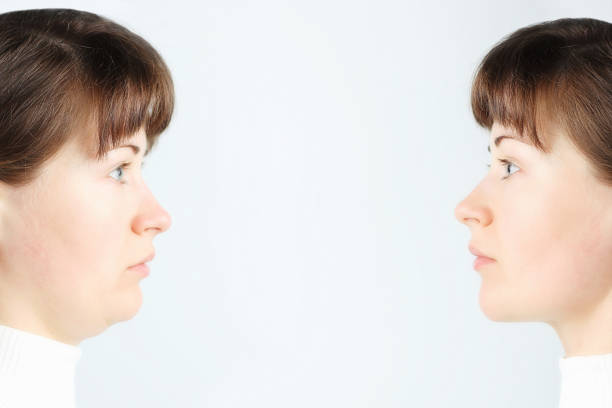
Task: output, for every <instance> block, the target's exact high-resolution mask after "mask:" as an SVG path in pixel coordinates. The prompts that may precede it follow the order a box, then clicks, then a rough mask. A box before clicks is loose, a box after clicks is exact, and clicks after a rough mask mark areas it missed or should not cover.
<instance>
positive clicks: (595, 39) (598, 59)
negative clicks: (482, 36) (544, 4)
mask: <svg viewBox="0 0 612 408" xmlns="http://www.w3.org/2000/svg"><path fill="white" fill-rule="evenodd" d="M471 105H472V112H473V114H474V117H475V119H476V121H477V122H478V124H480V125H481V126H483V127H486V128H488V129H491V127H492V125H493V122H499V123H500V124H502V125H504V126H506V127H511V128H514V129H516V130H518V131H519V132H520V133H521V134H525V135H527V136H528V137H529V139H530V141H531V142H532V144H533V145H534V146H536V147H537V148H538V149H540V150H541V151H544V152H547V153H548V152H549V149H550V146H546V143H545V141H544V140H545V138H543V137H541V136H542V135H543V133H545V132H543V130H544V129H548V130H550V127H547V125H546V124H549V125H550V124H553V125H554V126H558V127H559V128H560V129H562V130H564V132H565V133H566V134H567V135H568V136H569V138H570V139H571V141H572V142H573V143H574V145H575V146H576V147H577V148H578V149H579V151H581V152H582V154H583V155H584V156H585V157H586V158H587V159H588V160H589V162H590V163H591V164H592V166H593V169H594V175H595V176H596V177H597V178H598V179H599V180H600V181H602V182H603V183H605V184H610V185H612V24H610V23H608V22H605V21H601V20H595V19H592V18H563V19H559V20H553V21H545V22H542V23H539V24H534V25H530V26H527V27H523V28H521V29H519V30H517V31H515V32H514V33H512V34H510V35H509V36H507V37H506V38H504V39H503V40H502V41H500V42H499V43H498V44H496V45H495V46H494V47H493V48H492V49H491V50H490V51H489V52H488V54H487V55H486V56H485V57H484V59H483V61H482V62H481V64H480V66H479V67H478V70H477V73H476V76H475V79H474V81H473V84H472V94H471Z"/></svg>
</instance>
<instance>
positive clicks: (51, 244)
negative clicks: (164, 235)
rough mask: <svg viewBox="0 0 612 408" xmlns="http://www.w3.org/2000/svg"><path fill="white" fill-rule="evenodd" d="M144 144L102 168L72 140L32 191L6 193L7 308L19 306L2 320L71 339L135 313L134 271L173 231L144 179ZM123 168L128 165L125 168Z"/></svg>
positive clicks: (116, 153) (141, 139)
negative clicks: (160, 239)
mask: <svg viewBox="0 0 612 408" xmlns="http://www.w3.org/2000/svg"><path fill="white" fill-rule="evenodd" d="M146 143H147V140H146V136H145V133H144V132H143V131H140V132H137V133H136V134H135V135H134V136H133V137H132V138H131V139H130V140H129V141H128V142H127V143H125V144H133V145H135V146H138V147H139V148H140V152H139V153H138V154H135V153H134V152H133V150H132V149H131V148H127V147H122V148H118V149H116V150H113V151H110V152H109V153H108V155H107V156H106V157H105V159H104V160H103V161H97V160H96V159H95V157H90V156H89V155H87V154H86V153H85V151H84V150H85V149H83V148H81V147H80V146H79V144H78V143H77V142H70V143H68V144H67V145H65V146H64V147H63V148H62V149H61V150H60V152H59V153H58V155H57V156H55V157H54V158H52V159H51V160H50V161H48V162H47V163H46V165H45V167H44V169H43V171H42V173H41V175H40V176H39V177H38V178H37V179H36V180H35V181H34V182H33V183H32V184H30V185H27V186H25V187H20V188H16V189H10V188H9V189H6V190H2V191H3V194H5V195H6V196H5V197H3V200H2V203H3V204H4V205H5V208H4V211H3V212H2V214H3V215H5V216H4V217H3V219H2V220H1V221H2V223H3V224H4V225H3V228H2V231H4V232H5V234H6V236H4V237H3V243H4V245H5V246H3V250H4V251H6V253H7V254H9V255H10V256H8V257H6V256H5V257H3V258H4V260H3V261H4V262H8V265H6V267H5V268H4V269H3V273H4V274H5V276H6V279H8V281H10V282H11V283H12V285H13V286H12V288H13V289H14V290H12V291H11V292H10V294H9V296H14V298H13V299H3V300H0V306H1V305H2V304H3V303H5V302H6V303H5V304H7V305H22V307H13V308H12V309H8V310H7V312H8V313H11V314H12V315H11V316H3V318H4V319H5V320H6V319H8V320H14V321H18V322H20V323H23V328H24V329H32V330H33V331H34V332H39V333H40V331H41V330H43V329H44V330H49V331H53V332H52V333H48V335H49V336H50V337H53V338H57V339H62V340H64V341H66V342H73V340H81V339H83V338H85V337H89V336H92V335H95V334H96V333H99V332H101V331H103V330H104V329H106V328H107V327H108V326H109V325H111V324H113V323H115V322H118V321H123V320H127V319H129V318H131V317H133V316H134V315H135V314H136V312H137V311H138V309H139V308H140V306H141V302H142V298H141V292H140V287H139V281H140V280H141V279H142V275H140V274H138V273H136V272H134V270H128V267H130V266H132V265H135V264H138V263H140V262H141V261H142V260H143V259H144V258H146V257H147V256H148V255H151V254H152V253H153V252H154V246H153V238H154V237H155V236H156V235H157V234H158V233H160V232H163V231H166V230H167V229H168V228H169V227H170V225H171V218H170V215H169V214H168V213H167V212H166V211H165V210H164V209H163V208H162V207H161V206H160V205H159V203H158V202H157V201H156V199H155V198H154V196H153V194H152V193H151V191H150V190H149V189H148V187H147V186H146V184H145V182H144V180H143V178H142V174H141V164H142V156H143V152H144V151H145V149H146V147H147V146H146ZM124 162H131V165H130V166H129V168H123V169H121V168H118V167H119V166H120V165H121V164H122V163H124ZM5 293H6V292H5ZM32 305H33V306H32ZM32 308H35V310H32ZM3 312H4V311H3ZM40 317H42V319H43V321H42V322H41V321H38V320H36V319H40ZM66 337H68V338H66Z"/></svg>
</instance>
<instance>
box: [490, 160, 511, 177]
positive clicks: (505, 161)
mask: <svg viewBox="0 0 612 408" xmlns="http://www.w3.org/2000/svg"><path fill="white" fill-rule="evenodd" d="M497 160H498V161H499V162H500V163H502V164H503V165H504V166H507V165H509V164H511V165H513V166H516V167H517V168H518V166H517V165H516V164H514V163H512V162H511V161H508V160H504V159H497ZM487 167H489V168H491V165H490V164H487ZM514 173H516V172H514ZM514 173H512V174H508V175H507V176H505V177H502V180H505V179H507V178H508V177H510V176H512V175H513V174H514Z"/></svg>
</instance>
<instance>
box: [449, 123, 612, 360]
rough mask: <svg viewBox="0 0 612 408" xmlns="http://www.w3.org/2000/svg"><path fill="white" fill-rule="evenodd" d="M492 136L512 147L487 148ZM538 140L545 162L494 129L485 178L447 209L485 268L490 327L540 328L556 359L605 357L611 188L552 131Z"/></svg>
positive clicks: (611, 282) (611, 301)
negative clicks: (551, 336)
mask: <svg viewBox="0 0 612 408" xmlns="http://www.w3.org/2000/svg"><path fill="white" fill-rule="evenodd" d="M500 135H514V137H515V139H503V141H502V142H501V143H500V145H499V147H496V146H495V144H494V142H493V141H494V140H495V138H496V137H498V136H500ZM545 138H546V139H547V140H548V143H550V145H552V150H551V151H550V152H549V153H548V154H547V153H544V152H542V151H540V150H538V149H537V148H536V147H535V146H533V145H532V144H531V143H530V142H529V139H528V138H526V137H524V136H523V135H521V134H520V133H518V132H516V131H515V130H513V129H511V128H507V127H504V126H501V125H500V124H499V123H497V122H495V123H494V124H493V126H492V128H491V134H490V148H491V154H492V160H491V169H490V171H489V173H488V174H487V175H486V176H485V177H484V178H483V180H482V181H481V182H480V183H479V184H478V185H477V186H476V187H475V188H474V190H473V191H472V192H471V193H470V194H469V195H468V196H467V197H466V198H465V199H464V200H463V201H461V202H460V203H459V204H458V205H457V207H456V208H455V217H456V218H457V220H459V222H461V223H463V224H465V225H466V226H467V227H468V228H469V229H470V232H471V234H472V241H471V244H472V245H473V246H475V247H476V248H478V249H479V250H480V251H481V252H483V253H484V254H485V255H487V256H488V257H490V258H493V259H495V262H493V263H490V264H487V265H484V266H481V267H479V268H478V269H477V271H478V272H479V273H480V275H481V277H482V285H481V288H480V293H479V304H480V307H481V310H482V311H483V312H484V313H485V315H486V316H487V317H488V318H489V319H491V320H494V321H541V322H545V323H548V324H549V325H550V326H551V327H553V329H554V330H555V331H556V332H557V335H558V336H559V338H560V340H561V342H562V344H563V347H564V349H565V354H566V355H565V357H566V358H567V357H572V356H580V355H593V354H606V353H612V330H611V328H612V187H609V186H605V185H604V184H602V183H601V182H599V181H598V180H597V179H596V178H595V177H594V175H593V174H594V173H593V169H592V168H591V166H590V163H589V162H588V161H587V159H586V158H585V157H584V156H583V155H582V154H581V153H580V152H579V151H578V150H577V148H576V147H575V146H574V145H573V144H572V142H571V140H570V139H568V137H567V136H565V135H564V134H563V132H562V131H561V130H558V129H555V130H552V131H550V132H548V133H547V134H546V136H545ZM498 159H506V160H508V161H510V162H512V163H513V164H512V165H509V164H502V163H500V162H499V161H498ZM508 175H509V177H508V178H507V179H502V177H505V176H508Z"/></svg>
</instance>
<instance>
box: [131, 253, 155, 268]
mask: <svg viewBox="0 0 612 408" xmlns="http://www.w3.org/2000/svg"><path fill="white" fill-rule="evenodd" d="M153 258H155V252H152V253H151V254H150V255H149V256H147V257H146V258H144V259H143V260H142V261H140V262H138V263H137V264H134V265H132V266H137V265H140V264H143V263H145V262H149V261H152V260H153ZM132 266H130V268H131V267H132Z"/></svg>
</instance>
